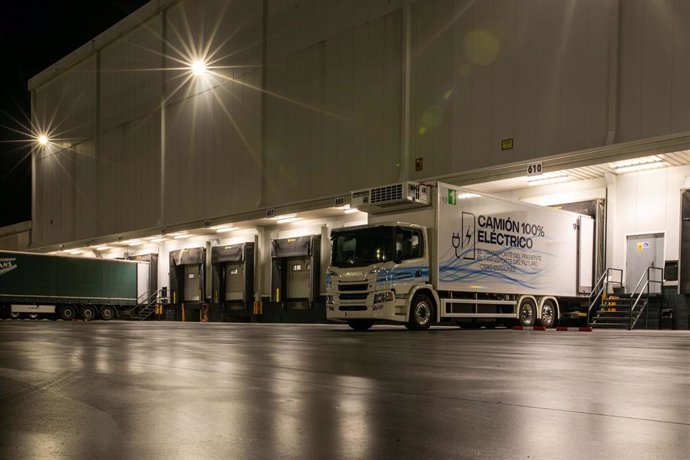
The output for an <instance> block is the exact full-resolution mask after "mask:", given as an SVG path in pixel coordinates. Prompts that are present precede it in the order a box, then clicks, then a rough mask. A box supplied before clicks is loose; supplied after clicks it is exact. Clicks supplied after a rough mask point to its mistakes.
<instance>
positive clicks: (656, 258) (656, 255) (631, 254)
mask: <svg viewBox="0 0 690 460" xmlns="http://www.w3.org/2000/svg"><path fill="white" fill-rule="evenodd" d="M649 267H660V268H663V267H664V234H663V233H649V234H646V235H628V236H627V240H626V248H625V291H626V292H628V293H632V292H633V290H634V289H635V287H636V286H637V284H638V282H639V281H640V278H643V279H642V282H641V283H640V284H639V286H638V287H637V290H636V292H640V289H642V287H643V286H644V284H645V282H646V279H647V278H646V274H645V272H646V270H647V268H649ZM643 275H644V276H643ZM649 292H650V293H659V292H661V288H660V286H659V285H658V284H656V283H653V284H650V288H649Z"/></svg>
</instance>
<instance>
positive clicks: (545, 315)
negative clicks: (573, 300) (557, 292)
mask: <svg viewBox="0 0 690 460" xmlns="http://www.w3.org/2000/svg"><path fill="white" fill-rule="evenodd" d="M557 322H558V310H557V309H556V304H555V303H554V302H553V300H545V301H544V304H543V305H542V306H541V325H542V326H544V327H545V328H547V329H548V328H550V327H554V326H556V323H557Z"/></svg>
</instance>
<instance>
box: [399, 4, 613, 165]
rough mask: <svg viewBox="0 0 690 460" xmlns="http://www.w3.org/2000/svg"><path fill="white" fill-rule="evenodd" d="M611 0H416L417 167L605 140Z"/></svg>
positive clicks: (496, 159)
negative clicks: (508, 142) (509, 144)
mask: <svg viewBox="0 0 690 460" xmlns="http://www.w3.org/2000/svg"><path fill="white" fill-rule="evenodd" d="M613 3H614V2H613V1H611V0H578V1H575V0H570V1H537V0H519V1H516V0H490V1H474V0H428V1H423V2H417V3H415V4H414V5H413V11H412V28H413V29H412V56H413V67H412V72H413V73H412V94H411V104H412V112H411V119H412V121H411V147H412V157H413V158H423V160H424V169H423V170H422V171H420V172H418V173H416V174H414V176H415V177H420V178H421V177H428V176H430V175H441V174H448V173H449V172H451V171H463V170H468V169H474V168H480V167H484V166H489V165H495V164H505V163H510V162H514V161H519V160H525V159H529V158H535V157H539V156H544V155H550V154H554V153H559V152H567V151H574V150H579V149H583V148H587V147H593V146H598V145H603V144H604V141H605V138H606V131H607V125H606V121H607V94H608V89H607V85H608V78H607V72H608V66H609V56H608V51H609V50H608V48H609V35H610V31H609V17H610V14H611V5H612V4H613ZM503 139H513V140H514V148H513V149H512V150H505V151H504V150H502V149H501V140H503Z"/></svg>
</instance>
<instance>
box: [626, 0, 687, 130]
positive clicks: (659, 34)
mask: <svg viewBox="0 0 690 460" xmlns="http://www.w3.org/2000/svg"><path fill="white" fill-rule="evenodd" d="M621 7H622V30H621V36H622V40H623V46H622V61H621V62H622V71H621V93H620V94H621V99H620V106H621V108H620V123H621V127H620V140H621V141H631V140H636V139H644V138H647V137H653V136H659V135H664V134H670V133H676V132H683V131H687V130H688V129H690V88H689V87H688V85H687V84H686V81H687V75H688V72H689V71H690V60H689V59H688V56H689V55H690V44H689V43H690V35H689V32H688V27H687V25H688V23H690V4H688V3H687V2H683V1H676V0H657V1H654V2H648V1H644V0H630V1H625V2H621Z"/></svg>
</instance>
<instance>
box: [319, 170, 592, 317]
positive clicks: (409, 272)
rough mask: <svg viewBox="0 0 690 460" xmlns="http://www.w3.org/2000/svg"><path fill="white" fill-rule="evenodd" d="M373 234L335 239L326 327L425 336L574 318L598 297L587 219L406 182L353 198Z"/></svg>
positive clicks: (357, 230)
mask: <svg viewBox="0 0 690 460" xmlns="http://www.w3.org/2000/svg"><path fill="white" fill-rule="evenodd" d="M351 206H355V207H358V208H359V209H360V210H364V211H367V212H369V224H368V225H364V226H359V227H349V228H340V229H334V230H332V232H331V241H332V253H331V264H330V267H329V269H328V272H327V277H326V286H327V302H326V312H327V318H328V319H329V320H333V321H341V322H347V323H348V324H349V325H350V327H352V328H353V329H357V330H366V329H368V328H369V327H371V326H372V324H374V323H375V322H388V323H398V324H404V325H406V326H407V327H408V329H427V328H428V327H429V326H430V325H431V324H432V323H438V322H448V321H455V322H457V323H459V324H460V325H464V326H468V327H477V326H481V325H482V324H486V325H494V324H496V321H503V322H509V321H510V320H513V321H519V322H520V323H521V324H522V325H525V326H532V325H535V324H537V323H539V322H540V323H541V325H543V326H545V327H553V326H555V325H556V323H557V322H558V320H559V319H560V318H563V317H566V316H567V317H577V316H578V314H579V313H580V310H581V309H583V308H585V310H586V306H584V305H583V304H584V303H585V302H586V301H587V300H588V295H589V293H590V291H591V289H592V279H593V254H594V223H593V220H592V219H591V218H590V217H588V216H583V215H579V214H575V213H572V212H568V211H562V210H558V209H553V208H548V207H542V206H537V205H532V204H528V203H523V202H517V201H512V200H508V199H503V198H500V197H496V196H491V195H487V194H479V193H475V192H472V191H469V190H464V189H462V188H459V187H455V186H452V185H448V184H444V183H440V182H439V183H433V184H419V183H414V182H405V183H401V184H394V185H391V186H386V187H379V188H376V189H369V190H362V191H357V192H353V193H352V197H351Z"/></svg>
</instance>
